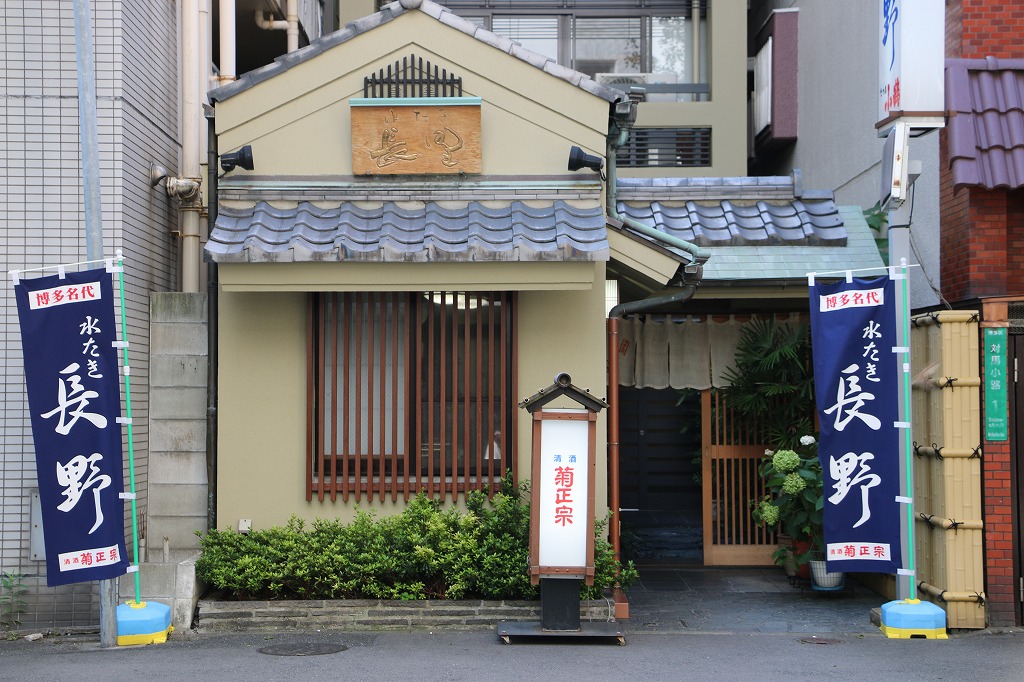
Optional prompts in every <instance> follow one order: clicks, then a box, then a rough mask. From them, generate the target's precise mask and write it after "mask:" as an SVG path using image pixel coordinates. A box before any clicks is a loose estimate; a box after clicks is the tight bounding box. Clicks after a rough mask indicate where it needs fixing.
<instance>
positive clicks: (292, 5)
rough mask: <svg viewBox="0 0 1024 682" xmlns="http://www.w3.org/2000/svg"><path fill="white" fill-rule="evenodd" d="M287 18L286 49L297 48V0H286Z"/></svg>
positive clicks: (292, 50) (293, 50)
mask: <svg viewBox="0 0 1024 682" xmlns="http://www.w3.org/2000/svg"><path fill="white" fill-rule="evenodd" d="M285 17H286V18H287V20H288V51H289V52H295V51H296V50H298V49H299V0H288V3H287V5H286V9H285Z"/></svg>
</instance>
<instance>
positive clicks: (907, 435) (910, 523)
mask: <svg viewBox="0 0 1024 682" xmlns="http://www.w3.org/2000/svg"><path fill="white" fill-rule="evenodd" d="M900 271H901V272H902V274H903V282H902V284H903V286H902V287H901V288H902V293H901V296H900V313H901V316H900V317H901V318H902V319H901V320H900V325H901V327H902V329H903V345H904V346H905V347H906V348H907V352H906V358H905V359H904V361H903V401H902V408H903V414H902V415H901V416H900V421H902V422H904V423H905V424H907V426H906V427H905V428H904V429H903V467H904V470H905V471H906V476H905V478H906V484H905V489H904V495H905V497H906V498H907V500H908V501H907V503H906V507H907V513H906V523H907V558H906V562H907V571H909V573H910V580H909V583H910V584H909V586H908V587H909V595H910V596H909V599H917V575H916V567H915V564H916V563H917V562H916V560H915V554H916V543H915V541H914V458H913V457H912V456H911V454H912V453H913V451H914V448H913V434H912V433H911V431H912V429H911V428H910V426H909V425H910V424H912V422H913V418H914V417H913V412H912V410H911V409H910V357H911V352H910V302H909V300H908V298H909V297H908V293H907V292H908V290H909V289H910V280H909V278H908V274H907V259H906V258H901V259H900Z"/></svg>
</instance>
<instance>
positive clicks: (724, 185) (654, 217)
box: [617, 176, 847, 246]
mask: <svg viewBox="0 0 1024 682" xmlns="http://www.w3.org/2000/svg"><path fill="white" fill-rule="evenodd" d="M797 177H798V176H797ZM617 187H618V194H617V200H618V210H619V213H621V214H623V215H625V216H628V217H630V218H633V219H634V220H637V221H639V222H641V223H644V224H645V225H648V226H652V227H657V228H658V229H659V230H662V231H663V232H665V233H666V234H669V235H671V236H673V237H677V238H679V239H682V240H685V241H688V242H693V243H695V244H697V245H699V246H742V245H748V244H750V245H759V246H765V245H801V246H807V245H816V244H830V245H836V246H842V245H844V244H845V243H846V236H847V235H846V228H845V226H844V223H843V219H842V218H841V217H840V215H839V209H838V207H837V206H836V202H835V200H834V199H833V198H832V193H831V192H815V193H810V192H807V193H805V192H803V191H802V189H801V188H800V187H799V183H798V182H796V181H795V180H794V178H790V177H767V178H764V177H749V178H742V177H740V178H677V179H672V180H665V181H660V182H659V180H658V179H651V178H629V179H620V180H619V182H618V185H617ZM794 194H799V197H795V196H794Z"/></svg>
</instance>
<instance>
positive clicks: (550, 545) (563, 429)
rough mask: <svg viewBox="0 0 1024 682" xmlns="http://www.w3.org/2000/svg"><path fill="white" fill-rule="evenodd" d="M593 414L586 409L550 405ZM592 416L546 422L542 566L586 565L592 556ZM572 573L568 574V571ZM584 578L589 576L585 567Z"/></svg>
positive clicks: (538, 476) (539, 481) (539, 482)
mask: <svg viewBox="0 0 1024 682" xmlns="http://www.w3.org/2000/svg"><path fill="white" fill-rule="evenodd" d="M549 412H568V413H578V414H584V415H585V414H587V411H586V410H549ZM589 425H590V422H589V421H588V420H586V419H567V420H561V419H545V420H543V421H542V422H541V449H540V471H539V472H535V474H534V478H535V480H534V485H536V486H539V490H540V505H539V512H538V514H539V516H538V520H539V524H538V528H539V530H540V533H539V538H538V541H539V551H538V554H539V556H538V557H537V558H538V562H537V563H538V565H540V566H544V567H580V568H581V569H582V568H583V567H585V566H587V564H588V563H589V561H588V557H587V532H588V525H589V524H588V523H587V513H588V499H589V497H588V496H589V493H590V491H589V489H588V477H589V472H590V459H589V458H590V449H589V444H588V438H587V437H588V430H589ZM567 577H568V576H567ZM578 577H583V576H582V572H581V574H580V575H579V576H578Z"/></svg>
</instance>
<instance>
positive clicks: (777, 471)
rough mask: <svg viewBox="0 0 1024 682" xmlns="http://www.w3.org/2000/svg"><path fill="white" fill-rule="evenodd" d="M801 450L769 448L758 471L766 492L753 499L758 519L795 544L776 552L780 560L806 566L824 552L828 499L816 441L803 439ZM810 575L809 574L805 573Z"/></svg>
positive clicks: (777, 559)
mask: <svg viewBox="0 0 1024 682" xmlns="http://www.w3.org/2000/svg"><path fill="white" fill-rule="evenodd" d="M799 442H800V445H799V446H798V449H799V450H800V451H799V452H798V451H797V450H793V449H779V450H765V456H764V460H763V461H762V462H761V464H760V466H759V468H758V473H759V474H760V476H761V478H762V479H764V486H765V495H764V497H762V498H761V499H760V500H754V501H753V502H752V507H753V510H752V514H753V517H754V520H756V521H758V522H759V523H764V524H766V525H768V526H775V527H777V528H778V529H779V533H780V534H782V535H784V536H788V537H789V538H790V541H791V544H790V545H789V546H788V547H787V546H785V545H780V547H779V549H778V550H777V551H776V552H775V554H774V555H773V558H774V559H775V561H776V563H778V564H780V565H784V564H785V563H786V562H787V561H788V560H792V561H793V562H794V563H795V564H796V566H797V567H798V569H799V567H804V568H803V571H804V572H805V573H806V571H807V567H806V565H807V563H808V561H810V560H811V559H812V558H813V557H815V556H822V555H823V551H824V545H823V536H822V520H823V510H824V506H825V498H824V494H823V487H822V476H821V465H820V464H819V462H818V456H817V453H816V452H815V446H816V440H815V438H814V437H813V436H809V435H805V436H803V437H801V438H800V441H799ZM805 577H806V576H805Z"/></svg>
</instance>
